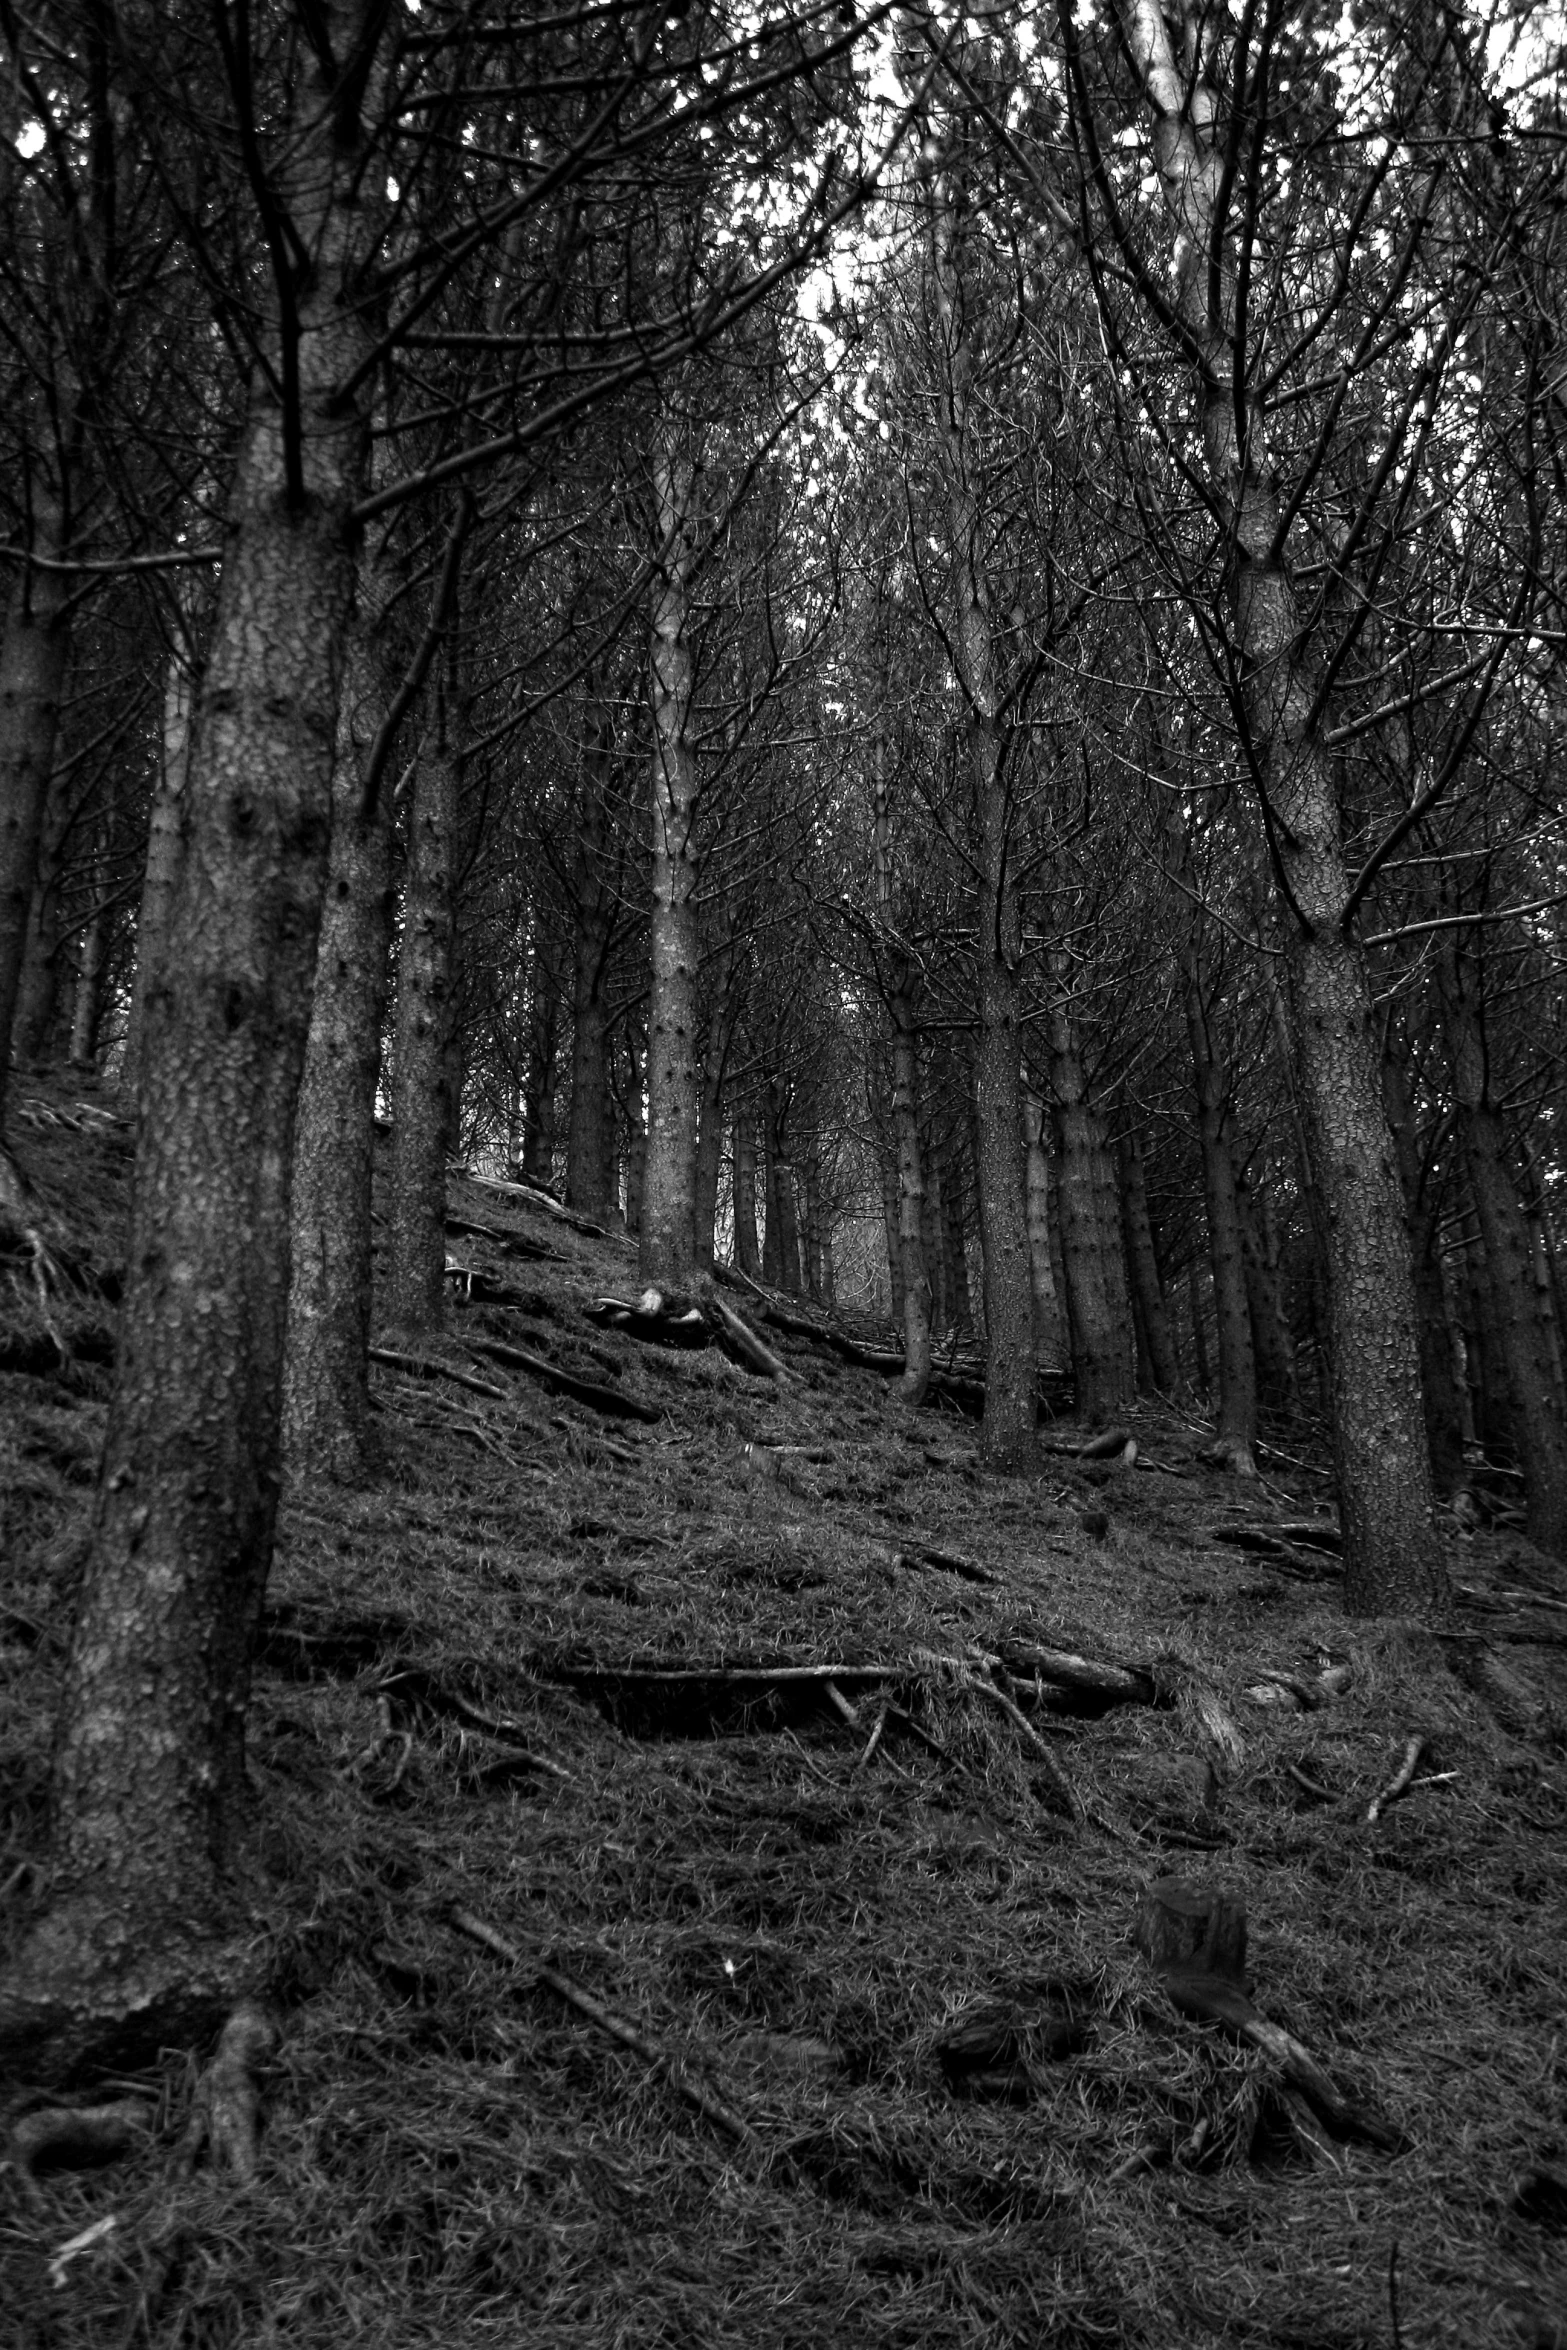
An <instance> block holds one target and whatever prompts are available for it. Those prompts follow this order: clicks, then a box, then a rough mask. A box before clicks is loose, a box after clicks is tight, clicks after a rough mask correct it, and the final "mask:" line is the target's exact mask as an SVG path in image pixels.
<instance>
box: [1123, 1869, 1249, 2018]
mask: <svg viewBox="0 0 1567 2350" xmlns="http://www.w3.org/2000/svg"><path fill="white" fill-rule="evenodd" d="M1133 1940H1134V1941H1135V1942H1136V1944H1137V1947H1138V1949H1139V1950H1140V1951H1141V1952H1142V1954H1143V1956H1144V1958H1146V1959H1147V1961H1148V1963H1149V1965H1150V1966H1151V1967H1152V1968H1153V1970H1154V1972H1155V1974H1158V1975H1164V1976H1170V1975H1207V1976H1210V1977H1213V1978H1216V1979H1217V1980H1218V1981H1219V1982H1221V1983H1233V1984H1234V1985H1235V1986H1236V1988H1237V1989H1239V1990H1242V1991H1244V1990H1245V1989H1246V1988H1247V1983H1246V1911H1245V1909H1244V1907H1243V1905H1242V1904H1241V1903H1240V1902H1239V1901H1238V1900H1237V1899H1236V1897H1235V1896H1234V1895H1233V1894H1231V1893H1226V1892H1225V1891H1224V1888H1223V1887H1222V1886H1221V1885H1216V1884H1214V1883H1213V1881H1212V1880H1211V1879H1210V1878H1205V1877H1161V1878H1160V1879H1159V1881H1158V1882H1157V1883H1156V1884H1153V1885H1145V1886H1144V1887H1143V1890H1142V1894H1141V1897H1140V1898H1139V1900H1138V1904H1137V1923H1136V1925H1135V1927H1134V1928H1133Z"/></svg>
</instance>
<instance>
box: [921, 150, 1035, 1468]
mask: <svg viewBox="0 0 1567 2350" xmlns="http://www.w3.org/2000/svg"><path fill="white" fill-rule="evenodd" d="M927 208H928V224H929V235H930V277H931V290H932V294H933V297H934V308H935V317H936V330H937V334H938V336H939V349H938V354H937V356H938V365H939V376H938V389H937V400H936V432H935V443H936V461H937V467H938V470H939V472H940V475H941V480H942V487H943V490H944V492H945V495H946V504H947V519H948V532H949V537H950V544H951V563H952V570H951V585H950V595H951V603H952V613H951V626H950V630H949V638H948V642H949V647H950V651H951V656H952V659H953V662H954V666H955V668H956V669H957V672H958V679H959V684H960V686H961V688H962V693H963V699H964V702H965V704H966V705H967V729H966V731H967V737H968V742H967V748H968V767H969V783H970V788H971V790H972V792H973V796H974V808H975V815H976V818H977V824H978V851H979V854H978V858H977V865H978V904H977V909H976V913H977V920H976V937H975V952H976V959H977V962H978V966H979V1034H978V1038H977V1040H976V1043H975V1048H974V1097H975V1108H976V1121H975V1176H976V1181H977V1187H978V1192H979V1235H980V1247H981V1251H982V1255H983V1259H984V1276H983V1290H984V1304H985V1416H984V1420H983V1423H982V1425H981V1428H980V1440H979V1441H980V1453H981V1456H982V1458H983V1459H984V1460H985V1461H986V1462H987V1463H988V1465H989V1466H990V1467H991V1468H993V1469H1019V1468H1022V1467H1023V1466H1024V1465H1025V1464H1026V1463H1027V1462H1028V1461H1029V1460H1030V1459H1031V1458H1032V1457H1033V1452H1034V1429H1035V1424H1036V1421H1037V1418H1038V1405H1037V1400H1036V1378H1035V1364H1034V1314H1033V1302H1034V1301H1033V1286H1032V1280H1031V1275H1030V1266H1029V1251H1028V1218H1027V1213H1026V1210H1025V1207H1024V1199H1023V1089H1022V1075H1021V1070H1022V1035H1021V1022H1020V1001H1019V980H1018V970H1019V965H1020V963H1021V960H1022V930H1021V925H1020V922H1019V918H1018V904H1017V882H1016V873H1015V869H1014V860H1013V854H1012V807H1011V793H1010V790H1009V787H1008V783H1007V778H1006V773H1005V762H1004V755H1003V754H1004V744H1003V737H1002V729H1001V723H1000V718H999V707H1000V696H999V694H998V691H997V681H996V655H995V645H994V640H993V636H992V631H991V624H990V612H989V606H988V602H987V592H986V582H985V577H984V569H983V563H982V559H981V554H980V525H979V509H978V502H977V499H976V496H975V491H974V484H973V463H974V446H973V443H974V422H973V417H972V413H971V409H972V400H973V388H974V386H973V376H974V356H973V342H972V333H971V326H970V321H969V319H968V317H967V314H966V309H965V292H966V289H965V287H964V284H963V278H962V270H961V267H960V256H959V237H960V230H959V223H958V211H957V197H956V194H955V192H954V190H953V189H952V187H951V186H950V185H949V184H947V183H946V181H945V180H944V179H943V178H942V176H941V175H940V174H939V173H931V174H930V175H929V176H928V180H927Z"/></svg>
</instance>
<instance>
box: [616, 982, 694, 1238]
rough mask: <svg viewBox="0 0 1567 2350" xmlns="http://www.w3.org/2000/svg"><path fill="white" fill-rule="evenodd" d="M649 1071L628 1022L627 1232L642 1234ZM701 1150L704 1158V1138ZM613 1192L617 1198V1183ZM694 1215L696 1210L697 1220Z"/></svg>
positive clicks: (634, 1029)
mask: <svg viewBox="0 0 1567 2350" xmlns="http://www.w3.org/2000/svg"><path fill="white" fill-rule="evenodd" d="M646 1070H647V1047H646V1044H645V1043H644V1041H643V1038H642V1036H641V1034H640V1032H639V1029H638V1025H637V1022H636V1021H635V1020H634V1019H633V1020H628V1021H627V1023H626V1230H627V1231H628V1232H640V1231H641V1229H642V1193H643V1189H644V1186H645V1185H646V1182H647V1117H646V1113H645V1111H644V1108H643V1100H644V1094H645V1088H646ZM697 1148H698V1158H699V1159H700V1153H701V1143H700V1139H699V1140H698V1146H697ZM698 1176H699V1177H700V1166H699V1167H698ZM714 1181H715V1183H716V1181H717V1168H716V1163H715V1168H714ZM610 1190H611V1195H612V1196H613V1192H614V1183H613V1180H612V1181H611V1185H610ZM694 1213H695V1211H694V1207H693V1217H694ZM693 1229H694V1224H693ZM708 1253H709V1257H711V1253H712V1243H711V1241H709V1244H708Z"/></svg>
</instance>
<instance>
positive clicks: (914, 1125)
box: [872, 734, 932, 1411]
mask: <svg viewBox="0 0 1567 2350" xmlns="http://www.w3.org/2000/svg"><path fill="white" fill-rule="evenodd" d="M872 794H873V801H874V808H873V823H874V842H875V858H876V916H877V921H878V924H879V926H880V930H881V942H880V943H881V949H882V954H881V961H882V995H883V999H884V1001H885V1003H886V1006H887V1017H888V1019H889V1021H890V1022H891V1024H892V1041H891V1047H890V1052H889V1061H890V1066H891V1091H890V1095H889V1099H888V1113H889V1117H890V1122H891V1127H892V1155H893V1164H894V1166H895V1168H896V1183H897V1217H896V1233H897V1243H896V1254H895V1256H894V1258H893V1259H892V1264H891V1270H892V1276H893V1284H892V1285H893V1302H894V1311H895V1314H896V1316H897V1319H898V1320H899V1322H900V1323H901V1324H902V1328H903V1376H902V1378H901V1379H900V1380H899V1382H898V1390H897V1392H898V1400H899V1402H900V1403H903V1404H906V1405H907V1406H908V1408H909V1409H910V1410H911V1411H917V1410H918V1408H919V1406H920V1405H921V1404H922V1403H923V1402H924V1400H925V1391H926V1389H927V1388H928V1387H929V1385H930V1371H931V1328H932V1322H931V1294H930V1274H929V1271H928V1269H927V1267H926V1262H925V1238H924V1229H923V1218H924V1211H925V1167H924V1160H923V1157H922V1155H921V1151H920V1105H919V1027H918V1019H919V995H918V989H919V965H918V962H917V960H916V959H915V957H914V955H913V954H912V953H911V952H910V950H909V947H908V945H907V943H906V941H905V940H904V938H903V935H902V932H901V930H900V928H899V925H898V921H897V913H898V906H897V890H896V873H895V861H896V858H895V843H894V838H893V822H892V803H891V798H890V795H889V792H888V787H887V752H886V744H885V742H884V741H883V740H882V737H881V736H880V734H878V735H877V738H876V744H875V771H874V774H873V777H872Z"/></svg>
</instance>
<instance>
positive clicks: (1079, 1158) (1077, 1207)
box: [1047, 1001, 1131, 1423]
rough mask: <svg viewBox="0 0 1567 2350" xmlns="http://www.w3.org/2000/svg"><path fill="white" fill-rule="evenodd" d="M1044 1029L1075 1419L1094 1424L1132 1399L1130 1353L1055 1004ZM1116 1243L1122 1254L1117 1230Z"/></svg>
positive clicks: (1096, 1137)
mask: <svg viewBox="0 0 1567 2350" xmlns="http://www.w3.org/2000/svg"><path fill="white" fill-rule="evenodd" d="M1047 1030H1048V1037H1049V1044H1050V1075H1051V1084H1052V1088H1053V1090H1054V1093H1055V1097H1056V1124H1057V1131H1058V1135H1059V1139H1060V1151H1061V1163H1060V1164H1061V1171H1060V1178H1059V1182H1058V1184H1057V1191H1056V1199H1057V1206H1058V1208H1059V1211H1060V1219H1061V1254H1062V1258H1063V1261H1064V1264H1065V1268H1066V1295H1067V1311H1068V1315H1069V1317H1070V1324H1071V1333H1072V1370H1073V1375H1074V1380H1075V1384H1076V1389H1077V1410H1078V1415H1079V1417H1080V1418H1082V1419H1084V1420H1087V1421H1089V1422H1091V1423H1092V1422H1096V1421H1101V1420H1106V1419H1109V1418H1111V1417H1112V1416H1113V1415H1114V1414H1116V1413H1118V1412H1120V1411H1122V1410H1124V1408H1125V1407H1126V1405H1127V1404H1128V1403H1129V1402H1130V1401H1131V1392H1130V1381H1129V1379H1128V1376H1127V1373H1128V1369H1129V1364H1128V1355H1129V1351H1130V1350H1129V1348H1128V1346H1127V1343H1126V1333H1125V1330H1124V1328H1123V1327H1122V1326H1121V1324H1120V1322H1119V1320H1118V1317H1117V1313H1116V1293H1115V1283H1114V1280H1113V1278H1112V1274H1111V1269H1110V1263H1109V1245H1108V1243H1109V1238H1110V1236H1109V1235H1107V1234H1106V1232H1105V1230H1104V1228H1103V1224H1102V1222H1101V1218H1100V1213H1099V1186H1098V1181H1097V1175H1096V1161H1097V1156H1098V1153H1099V1151H1100V1150H1101V1149H1102V1148H1103V1144H1102V1141H1101V1138H1100V1133H1099V1121H1098V1119H1097V1118H1096V1117H1095V1115H1094V1113H1093V1111H1092V1109H1091V1108H1090V1106H1089V1102H1088V1088H1087V1084H1086V1082H1085V1080H1084V1077H1083V1066H1082V1063H1081V1061H1080V1060H1079V1059H1078V1056H1077V1046H1076V1042H1075V1040H1074V1038H1073V1035H1072V1026H1071V1020H1070V1017H1069V1015H1068V1012H1067V1009H1066V1006H1065V1004H1063V1003H1061V1002H1060V1001H1057V1002H1056V1003H1055V1004H1054V1005H1053V1006H1052V1008H1051V1011H1050V1014H1049V1017H1048V1022H1047ZM1114 1238H1115V1245H1116V1247H1117V1248H1119V1246H1120V1234H1119V1231H1117V1233H1116V1234H1115V1236H1114Z"/></svg>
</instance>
